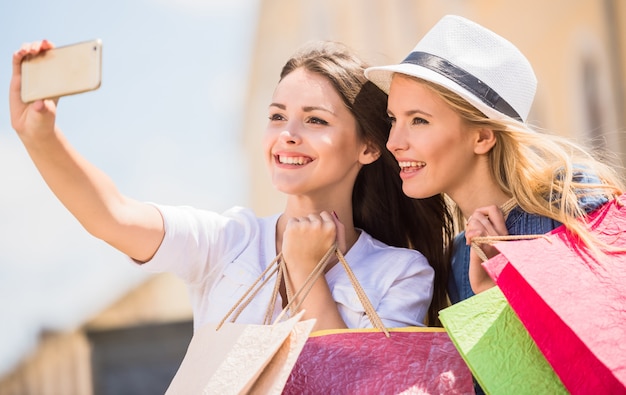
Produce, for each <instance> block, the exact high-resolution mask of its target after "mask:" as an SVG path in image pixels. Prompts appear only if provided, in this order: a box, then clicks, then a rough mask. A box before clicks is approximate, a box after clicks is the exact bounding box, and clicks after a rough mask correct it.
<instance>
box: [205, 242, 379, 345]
mask: <svg viewBox="0 0 626 395" xmlns="http://www.w3.org/2000/svg"><path fill="white" fill-rule="evenodd" d="M333 254H335V255H336V256H337V258H338V259H339V261H340V262H341V265H342V266H343V268H344V270H345V271H346V273H347V274H348V278H349V279H350V283H351V284H352V286H353V287H354V290H355V292H356V294H357V296H358V298H359V301H360V302H361V305H362V306H363V309H364V310H365V314H366V315H367V317H368V318H369V320H370V322H371V323H372V325H373V326H374V327H375V328H376V329H378V330H380V331H382V332H383V333H384V334H385V336H386V337H389V336H390V335H389V331H388V330H387V328H385V326H384V324H383V322H382V320H381V319H380V316H379V315H378V313H377V312H376V310H375V309H374V306H373V305H372V302H371V301H370V300H369V298H368V297H367V295H366V294H365V291H364V290H363V287H362V286H361V284H360V283H359V281H358V279H357V278H356V276H355V275H354V272H353V271H352V269H351V268H350V265H348V262H347V261H346V258H345V257H344V255H343V254H342V253H341V251H339V248H337V244H336V243H335V244H333V245H332V246H331V247H330V248H329V249H328V251H326V253H325V254H324V256H323V257H322V259H320V261H319V262H318V263H317V265H316V266H315V267H314V268H313V270H312V271H311V273H309V275H308V276H307V278H306V279H305V280H304V284H303V285H302V287H300V289H299V290H298V291H297V292H296V293H295V294H293V292H292V290H291V287H290V285H289V279H288V272H287V266H286V264H285V260H284V259H283V257H282V253H279V254H278V255H276V257H275V258H274V260H272V262H271V263H270V264H269V265H268V266H267V268H266V269H265V270H264V271H263V273H261V275H260V276H259V277H258V278H257V279H256V281H255V282H254V283H253V284H252V285H251V286H250V288H249V289H248V290H247V291H246V292H245V293H244V294H243V295H242V296H241V298H239V300H238V301H237V302H236V303H235V305H234V306H233V307H232V308H231V309H230V310H229V311H228V312H227V313H226V315H225V316H224V318H222V320H221V321H220V322H219V324H218V325H217V327H216V328H215V330H219V329H220V328H221V327H222V325H224V323H225V322H226V320H227V319H228V318H229V317H230V316H231V315H233V317H232V319H231V322H235V320H236V319H237V318H238V317H239V315H240V314H241V312H242V311H243V310H244V309H245V308H246V307H247V306H248V305H249V304H250V302H251V301H252V299H253V298H254V297H255V296H256V295H257V294H258V292H259V291H260V289H261V288H262V287H263V286H265V284H267V283H268V282H269V280H270V279H271V278H272V277H273V276H274V274H276V282H275V284H274V289H273V291H272V297H271V299H270V304H269V306H268V309H267V311H266V313H265V319H264V324H269V322H270V320H271V316H272V312H273V308H274V305H275V304H276V299H277V297H278V293H279V289H280V282H281V280H282V278H283V277H284V278H285V288H286V291H287V300H288V302H287V305H285V307H284V308H283V310H282V311H281V312H280V314H279V315H278V316H277V317H276V319H275V320H274V323H277V322H280V320H282V319H283V317H284V316H285V315H286V314H287V312H291V313H293V312H296V311H298V310H299V309H300V307H301V305H302V302H303V301H304V299H305V298H306V297H307V296H308V294H309V293H310V291H311V289H312V288H313V285H314V284H315V281H317V279H319V278H320V277H321V275H322V274H323V273H324V269H326V267H327V266H328V264H329V262H330V257H331V256H332V255H333ZM263 277H265V279H264V280H263ZM300 296H302V297H301V298H300V301H299V302H298V303H297V304H296V300H297V299H298V298H299V297H300ZM233 313H234V314H233Z"/></svg>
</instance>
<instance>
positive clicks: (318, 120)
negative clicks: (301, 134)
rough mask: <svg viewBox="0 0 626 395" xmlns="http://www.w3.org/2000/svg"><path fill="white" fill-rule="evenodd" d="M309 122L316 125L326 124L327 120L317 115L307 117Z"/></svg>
mask: <svg viewBox="0 0 626 395" xmlns="http://www.w3.org/2000/svg"><path fill="white" fill-rule="evenodd" d="M309 122H310V123H313V124H316V125H328V122H326V121H324V120H323V119H321V118H317V117H311V118H309Z"/></svg>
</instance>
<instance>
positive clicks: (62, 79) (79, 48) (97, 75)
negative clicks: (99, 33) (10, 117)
mask: <svg viewBox="0 0 626 395" xmlns="http://www.w3.org/2000/svg"><path fill="white" fill-rule="evenodd" d="M101 81H102V42H101V40H99V39H96V40H90V41H84V42H80V43H76V44H71V45H66V46H62V47H57V48H53V49H50V50H47V51H45V52H42V53H41V54H39V55H37V56H33V57H30V58H25V59H24V60H23V61H22V91H21V96H22V101H23V102H25V103H28V102H32V101H35V100H39V99H50V98H56V97H61V96H68V95H74V94H77V93H82V92H87V91H92V90H95V89H98V88H99V87H100V83H101Z"/></svg>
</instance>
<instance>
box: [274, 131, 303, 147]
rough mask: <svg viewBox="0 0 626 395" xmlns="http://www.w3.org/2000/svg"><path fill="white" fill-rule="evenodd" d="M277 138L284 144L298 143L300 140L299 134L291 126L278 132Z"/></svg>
mask: <svg viewBox="0 0 626 395" xmlns="http://www.w3.org/2000/svg"><path fill="white" fill-rule="evenodd" d="M279 138H280V140H281V141H283V142H284V143H286V144H300V142H301V141H302V140H301V138H300V135H299V134H298V133H297V132H295V131H294V129H293V128H289V129H287V130H283V131H282V132H280V136H279Z"/></svg>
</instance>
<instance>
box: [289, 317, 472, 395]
mask: <svg viewBox="0 0 626 395" xmlns="http://www.w3.org/2000/svg"><path fill="white" fill-rule="evenodd" d="M473 393H474V389H473V386H472V376H471V373H470V371H469V369H468V367H467V365H466V364H465V361H463V359H462V358H461V356H460V355H459V353H458V351H457V350H456V348H455V347H454V344H453V343H452V341H451V340H450V337H449V336H448V334H447V333H446V332H445V330H444V329H443V328H420V327H408V328H394V329H389V337H386V336H384V335H383V334H382V333H380V331H378V330H376V329H345V330H331V331H319V332H313V333H312V334H311V336H310V337H309V340H308V341H307V342H306V344H305V345H304V348H303V349H302V352H301V353H300V356H299V357H298V361H297V362H296V364H295V366H294V368H293V370H292V372H291V375H290V376H289V379H288V380H287V383H286V385H285V389H284V392H283V394H285V395H301V394H376V395H379V394H473Z"/></svg>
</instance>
